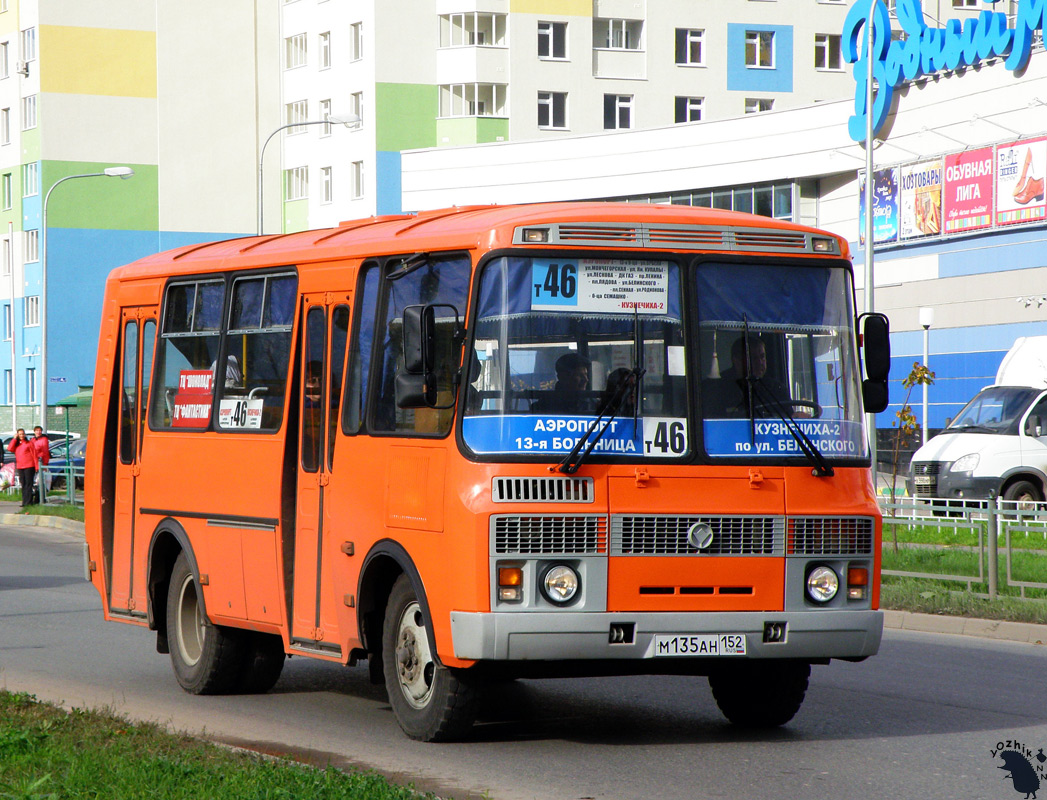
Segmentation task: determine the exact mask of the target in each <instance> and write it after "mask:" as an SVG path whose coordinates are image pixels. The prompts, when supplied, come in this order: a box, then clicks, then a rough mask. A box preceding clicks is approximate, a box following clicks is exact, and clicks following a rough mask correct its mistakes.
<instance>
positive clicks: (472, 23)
mask: <svg viewBox="0 0 1047 800" xmlns="http://www.w3.org/2000/svg"><path fill="white" fill-rule="evenodd" d="M504 45H505V14H490V13H484V12H482V11H469V12H466V13H464V14H441V15H440V47H492V46H493V47H503V46H504Z"/></svg>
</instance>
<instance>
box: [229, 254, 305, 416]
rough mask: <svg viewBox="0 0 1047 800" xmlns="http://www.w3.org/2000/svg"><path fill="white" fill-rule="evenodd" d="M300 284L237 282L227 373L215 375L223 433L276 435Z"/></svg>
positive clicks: (273, 279)
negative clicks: (236, 431)
mask: <svg viewBox="0 0 1047 800" xmlns="http://www.w3.org/2000/svg"><path fill="white" fill-rule="evenodd" d="M297 291H298V278H297V277H296V276H295V275H293V274H286V273H284V274H279V275H252V276H251V277H249V278H236V279H235V280H234V281H233V290H232V304H231V307H230V309H229V334H228V336H227V337H226V343H225V359H224V362H223V366H224V370H223V369H217V370H216V378H215V382H216V384H217V391H218V392H219V397H220V400H219V414H218V425H219V429H220V430H265V431H275V430H278V429H279V427H280V423H281V421H282V420H283V410H284V394H285V389H286V387H287V370H288V368H289V365H290V362H291V326H292V323H293V322H294V310H295V302H296V299H297Z"/></svg>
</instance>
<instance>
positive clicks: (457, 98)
mask: <svg viewBox="0 0 1047 800" xmlns="http://www.w3.org/2000/svg"><path fill="white" fill-rule="evenodd" d="M440 116H441V117H504V116H505V84H501V83H451V84H444V85H442V86H441V87H440Z"/></svg>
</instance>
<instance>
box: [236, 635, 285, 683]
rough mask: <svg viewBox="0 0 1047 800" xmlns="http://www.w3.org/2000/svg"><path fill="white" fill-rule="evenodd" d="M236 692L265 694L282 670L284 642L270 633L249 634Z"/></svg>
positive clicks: (278, 677) (278, 678)
mask: <svg viewBox="0 0 1047 800" xmlns="http://www.w3.org/2000/svg"><path fill="white" fill-rule="evenodd" d="M245 649H246V652H245V653H244V664H243V668H242V671H241V673H240V680H239V686H238V687H237V690H238V691H239V692H241V693H242V694H265V693H266V692H268V691H269V690H270V689H272V688H273V687H274V686H275V685H276V682H277V681H278V680H280V673H281V672H283V670H284V659H285V658H286V655H285V653H284V641H283V639H281V638H280V637H279V636H276V635H274V634H271V633H250V634H248V641H247V646H246V648H245Z"/></svg>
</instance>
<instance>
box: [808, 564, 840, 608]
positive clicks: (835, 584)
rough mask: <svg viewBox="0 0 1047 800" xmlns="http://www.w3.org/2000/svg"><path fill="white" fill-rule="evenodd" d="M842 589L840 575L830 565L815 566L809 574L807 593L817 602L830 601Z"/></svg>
mask: <svg viewBox="0 0 1047 800" xmlns="http://www.w3.org/2000/svg"><path fill="white" fill-rule="evenodd" d="M839 590H840V576H839V575H837V574H836V572H835V571H834V570H833V569H832V568H830V567H825V566H822V567H815V568H814V569H812V570H811V571H810V572H809V573H808V575H807V595H808V596H809V597H810V598H811V599H812V600H813V601H814V602H816V603H828V602H829V601H830V600H832V599H833V598H834V597H836V593H837V592H838V591H839Z"/></svg>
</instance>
